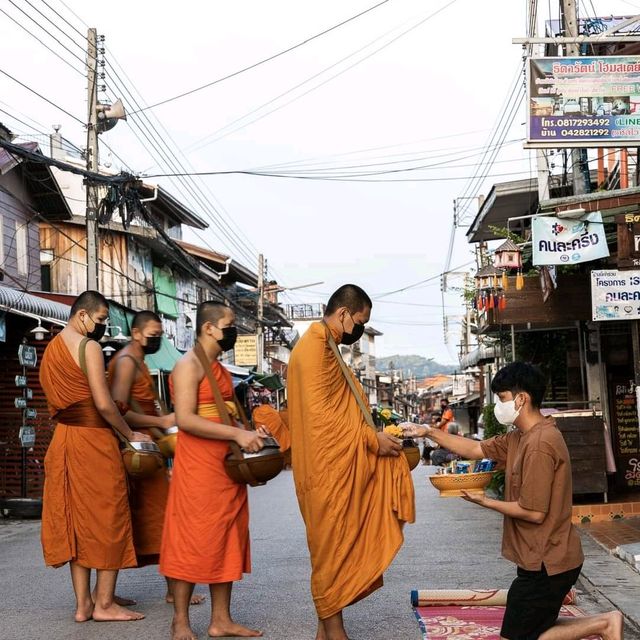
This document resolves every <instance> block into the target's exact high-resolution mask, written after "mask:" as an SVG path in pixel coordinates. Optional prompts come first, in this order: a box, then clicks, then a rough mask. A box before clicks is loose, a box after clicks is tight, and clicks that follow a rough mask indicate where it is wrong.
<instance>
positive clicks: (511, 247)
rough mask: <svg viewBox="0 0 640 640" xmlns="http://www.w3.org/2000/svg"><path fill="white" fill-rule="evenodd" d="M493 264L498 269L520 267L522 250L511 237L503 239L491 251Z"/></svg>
mask: <svg viewBox="0 0 640 640" xmlns="http://www.w3.org/2000/svg"><path fill="white" fill-rule="evenodd" d="M493 265H494V266H495V267H496V268H498V269H521V268H522V252H521V251H520V249H519V247H518V245H517V244H516V243H515V242H514V241H513V240H511V239H508V240H505V242H503V243H502V244H501V245H500V246H499V247H498V248H497V249H496V250H495V251H494V253H493Z"/></svg>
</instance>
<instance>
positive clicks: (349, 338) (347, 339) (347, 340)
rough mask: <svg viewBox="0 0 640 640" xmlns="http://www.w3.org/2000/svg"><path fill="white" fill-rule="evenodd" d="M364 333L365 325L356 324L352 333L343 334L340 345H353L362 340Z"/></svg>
mask: <svg viewBox="0 0 640 640" xmlns="http://www.w3.org/2000/svg"><path fill="white" fill-rule="evenodd" d="M363 333H364V325H363V324H355V323H354V325H353V331H352V332H351V333H347V332H346V331H343V332H342V338H341V339H340V344H353V343H354V342H358V340H360V338H362V334H363Z"/></svg>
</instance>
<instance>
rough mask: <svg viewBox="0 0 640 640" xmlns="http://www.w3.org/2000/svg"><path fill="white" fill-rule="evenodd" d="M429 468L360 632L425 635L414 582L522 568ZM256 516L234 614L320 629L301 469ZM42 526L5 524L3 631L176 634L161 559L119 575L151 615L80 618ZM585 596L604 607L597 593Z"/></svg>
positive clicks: (59, 635) (355, 623)
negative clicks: (43, 540)
mask: <svg viewBox="0 0 640 640" xmlns="http://www.w3.org/2000/svg"><path fill="white" fill-rule="evenodd" d="M425 476H426V468H425V467H418V468H417V469H416V470H415V471H414V482H415V485H416V498H417V510H418V514H417V521H416V523H415V524H413V525H411V526H408V527H407V529H406V544H405V545H404V547H403V549H402V551H401V552H400V553H399V555H398V557H397V558H396V560H395V562H394V563H393V565H392V567H391V569H390V570H389V572H388V573H387V575H386V577H385V580H386V584H385V587H384V589H382V590H380V591H378V592H377V593H375V594H374V595H372V596H371V597H369V598H367V599H366V600H364V601H362V602H361V603H358V604H357V605H355V606H353V607H351V608H349V609H348V610H347V611H346V615H345V619H346V625H347V629H348V632H349V634H350V637H352V638H353V640H391V639H393V640H395V639H398V640H400V639H402V640H419V639H420V633H419V631H418V627H417V624H416V622H415V620H414V618H413V613H412V610H411V606H410V602H409V593H410V591H411V589H415V588H429V587H438V588H445V587H449V588H461V587H478V588H490V587H508V586H509V584H510V582H511V579H512V578H513V574H514V569H513V567H512V566H511V565H510V563H508V562H506V561H505V560H503V559H502V558H500V530H501V519H500V517H499V516H497V515H496V514H493V513H492V512H488V511H486V510H483V509H480V508H478V507H476V506H474V505H471V504H469V503H466V502H464V501H462V500H457V499H447V500H445V499H440V498H439V497H438V494H437V493H436V491H435V490H434V489H433V488H432V487H431V485H430V484H429V483H428V481H427V480H426V479H425ZM251 522H252V524H251V529H252V549H253V554H252V555H253V573H252V574H251V575H250V576H248V577H247V578H246V579H244V580H243V581H242V582H240V583H239V584H238V585H237V587H236V588H235V590H234V615H235V616H236V617H237V619H238V621H240V622H243V623H245V624H249V625H252V626H256V627H258V628H261V629H263V630H264V631H265V636H266V637H267V638H272V639H275V640H307V639H312V638H313V637H314V632H315V627H316V621H315V617H314V610H313V605H312V602H311V597H310V593H309V559H308V554H307V549H306V542H305V535H304V527H303V525H302V521H301V518H300V515H299V512H298V507H297V503H296V500H295V494H294V491H293V483H292V477H291V472H284V473H282V474H281V475H280V476H279V477H278V478H276V479H275V480H274V481H272V482H270V483H269V484H268V485H267V486H266V487H260V488H256V489H252V490H251ZM38 536H39V523H36V522H11V523H7V521H5V522H4V523H1V524H0V576H1V580H0V640H18V639H19V638H25V639H29V640H40V639H42V640H45V639H46V640H63V639H64V640H93V639H98V638H100V639H101V640H102V639H104V640H111V639H114V640H115V639H118V640H127V639H131V640H133V639H136V640H139V639H140V638H143V639H149V640H155V639H158V640H160V639H165V638H167V637H168V633H167V631H168V625H169V622H170V618H171V608H170V607H169V606H168V605H165V604H164V602H163V594H164V581H163V579H162V578H161V577H160V576H159V575H158V574H157V573H156V572H155V571H154V568H152V567H147V568H144V569H140V570H129V571H125V572H123V573H122V574H121V579H120V581H119V593H121V594H122V595H126V596H129V597H135V598H137V599H138V602H139V605H138V608H139V610H141V611H144V612H145V613H146V614H147V618H146V619H145V620H144V621H141V622H136V623H96V622H87V623H84V624H80V625H79V624H75V623H74V622H73V621H72V612H73V595H72V591H71V586H70V583H69V579H68V571H67V569H66V568H63V569H59V570H53V569H45V567H44V566H43V563H42V556H41V550H40V544H39V537H38ZM610 561H611V562H618V561H617V560H614V559H612V558H611V559H610ZM200 589H202V587H200ZM585 604H586V605H587V608H588V609H589V608H597V606H598V603H597V594H596V596H595V599H589V600H587V601H585ZM192 611H193V624H194V630H195V631H196V632H197V633H198V634H200V637H201V638H205V637H206V629H207V623H208V614H209V611H208V603H207V604H205V605H204V606H202V605H201V606H198V607H194V608H193V609H192ZM627 637H629V636H627Z"/></svg>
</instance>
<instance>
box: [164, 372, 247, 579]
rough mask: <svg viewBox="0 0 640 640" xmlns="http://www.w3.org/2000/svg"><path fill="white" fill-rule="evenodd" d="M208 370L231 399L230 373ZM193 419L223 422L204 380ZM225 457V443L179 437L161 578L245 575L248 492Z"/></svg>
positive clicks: (234, 576) (168, 506)
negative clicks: (227, 466) (229, 472)
mask: <svg viewBox="0 0 640 640" xmlns="http://www.w3.org/2000/svg"><path fill="white" fill-rule="evenodd" d="M211 368H212V371H213V374H214V376H215V377H216V381H217V382H218V386H219V387H220V392H221V393H222V397H223V399H224V400H225V401H231V400H233V383H232V381H231V374H230V373H229V372H228V371H227V370H226V369H225V368H224V367H223V366H222V365H221V364H220V363H219V362H218V361H215V362H213V363H212V365H211ZM169 382H170V386H171V391H172V393H173V384H172V378H170V380H169ZM198 415H200V416H202V417H204V418H207V419H208V420H211V421H212V422H219V423H220V422H222V420H221V419H220V417H219V415H218V411H217V408H216V405H215V399H214V397H213V394H212V392H211V389H210V387H209V381H208V379H207V377H206V376H205V377H204V378H203V379H202V381H201V382H200V385H199V387H198ZM178 426H180V425H178ZM228 453H229V444H228V442H227V441H225V440H208V439H206V438H200V437H198V436H194V435H192V434H190V433H187V432H186V431H180V432H179V433H178V441H177V445H176V455H175V459H174V465H173V475H172V477H171V482H170V486H169V501H168V503H167V509H166V513H165V522H164V531H163V535H162V547H161V551H160V573H162V574H163V575H164V576H167V577H168V578H175V579H177V580H184V581H186V582H191V583H194V584H195V583H200V584H217V583H222V582H232V581H235V580H240V579H242V574H243V573H250V571H251V553H250V546H249V502H248V497H247V487H246V485H244V484H238V483H236V482H234V481H233V480H231V478H230V477H229V476H228V475H227V473H226V471H225V470H224V459H225V457H226V456H227V454H228Z"/></svg>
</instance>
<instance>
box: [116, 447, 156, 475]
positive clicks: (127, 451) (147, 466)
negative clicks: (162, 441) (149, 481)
mask: <svg viewBox="0 0 640 640" xmlns="http://www.w3.org/2000/svg"><path fill="white" fill-rule="evenodd" d="M122 462H123V463H124V468H125V469H126V471H127V474H128V475H129V476H130V477H132V478H136V479H138V478H148V477H150V476H152V475H153V474H154V473H157V472H158V470H160V469H162V467H163V466H164V460H163V458H162V454H161V453H160V448H159V447H158V445H157V444H156V443H155V442H129V446H127V447H126V448H124V449H123V450H122Z"/></svg>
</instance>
